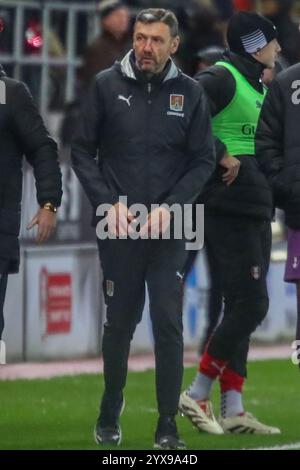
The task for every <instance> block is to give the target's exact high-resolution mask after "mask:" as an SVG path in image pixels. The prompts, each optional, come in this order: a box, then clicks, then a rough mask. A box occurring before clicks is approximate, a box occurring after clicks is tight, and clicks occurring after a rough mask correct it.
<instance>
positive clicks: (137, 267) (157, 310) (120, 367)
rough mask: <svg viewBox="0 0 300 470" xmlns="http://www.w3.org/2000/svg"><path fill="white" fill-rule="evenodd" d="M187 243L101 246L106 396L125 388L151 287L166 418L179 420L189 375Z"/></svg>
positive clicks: (160, 403) (109, 242)
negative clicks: (184, 306)
mask: <svg viewBox="0 0 300 470" xmlns="http://www.w3.org/2000/svg"><path fill="white" fill-rule="evenodd" d="M184 243H185V242H184V240H141V239H138V240H131V239H127V240H124V239H123V240H122V239H118V240H98V247H99V253H100V261H101V265H102V270H103V275H104V281H103V291H104V295H105V302H106V305H107V312H106V323H105V325H104V334H103V343H102V352H103V361H104V381H105V391H106V393H108V394H109V395H110V396H111V397H113V396H115V397H117V396H118V395H119V394H120V392H121V391H122V390H123V388H124V387H125V383H126V376H127V362H128V356H129V349H130V342H131V339H132V336H133V333H134V331H135V329H136V326H137V324H138V323H139V322H140V320H141V318H142V312H143V308H144V303H145V290H146V285H147V288H148V293H149V308H150V316H151V322H152V329H153V338H154V352H155V362H156V396H157V403H158V411H159V414H160V415H168V416H175V415H176V413H177V409H178V401H179V395H180V390H181V384H182V375H183V325H182V300H183V282H182V275H181V273H182V271H183V267H184V265H185V262H186V256H187V255H186V251H185V248H184Z"/></svg>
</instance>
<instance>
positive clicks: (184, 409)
mask: <svg viewBox="0 0 300 470" xmlns="http://www.w3.org/2000/svg"><path fill="white" fill-rule="evenodd" d="M179 411H180V412H181V413H182V414H183V415H184V416H186V417H187V418H189V420H190V421H191V422H192V424H193V425H194V426H195V427H196V428H197V429H198V430H199V431H204V432H207V433H209V434H224V431H223V429H222V427H221V426H220V424H219V423H218V421H217V420H216V418H215V416H214V413H213V408H212V403H211V401H210V400H194V399H193V398H191V397H189V396H188V394H187V392H186V391H185V392H183V393H182V394H181V395H180V399H179Z"/></svg>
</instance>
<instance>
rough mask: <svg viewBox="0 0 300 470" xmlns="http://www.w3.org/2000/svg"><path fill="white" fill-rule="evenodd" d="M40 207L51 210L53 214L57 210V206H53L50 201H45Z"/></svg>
mask: <svg viewBox="0 0 300 470" xmlns="http://www.w3.org/2000/svg"><path fill="white" fill-rule="evenodd" d="M42 209H46V210H47V211H50V212H53V213H54V214H55V213H56V212H57V207H55V206H54V205H53V204H52V203H51V202H46V203H45V204H44V205H43V206H42Z"/></svg>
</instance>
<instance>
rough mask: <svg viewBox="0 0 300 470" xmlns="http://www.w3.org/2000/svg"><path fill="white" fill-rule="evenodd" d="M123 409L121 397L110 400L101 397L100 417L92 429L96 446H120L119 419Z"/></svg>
mask: <svg viewBox="0 0 300 470" xmlns="http://www.w3.org/2000/svg"><path fill="white" fill-rule="evenodd" d="M124 407H125V400H124V398H123V395H122V394H120V396H119V397H118V398H117V399H112V398H110V397H108V396H107V395H106V394H104V395H103V398H102V402H101V406H100V415H99V417H98V419H97V423H96V426H95V429H94V437H95V441H96V444H101V445H113V446H118V445H120V444H121V440H122V431H121V427H120V424H119V418H120V415H121V414H122V412H123V410H124Z"/></svg>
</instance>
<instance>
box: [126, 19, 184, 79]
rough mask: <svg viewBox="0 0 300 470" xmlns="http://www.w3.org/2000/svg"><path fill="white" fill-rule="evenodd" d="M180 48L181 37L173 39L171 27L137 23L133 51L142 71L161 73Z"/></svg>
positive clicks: (163, 24) (162, 24)
mask: <svg viewBox="0 0 300 470" xmlns="http://www.w3.org/2000/svg"><path fill="white" fill-rule="evenodd" d="M178 46H179V37H178V36H176V37H175V38H173V37H172V36H171V32H170V28H169V26H168V25H166V24H165V23H161V22H156V23H149V24H144V23H141V22H137V23H136V25H135V28H134V34H133V49H134V53H135V58H136V62H137V66H138V68H139V69H140V70H142V71H144V72H149V73H160V72H161V71H162V70H163V69H164V67H165V65H166V63H167V61H168V59H169V57H170V56H171V55H172V54H175V52H176V51H177V49H178Z"/></svg>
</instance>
